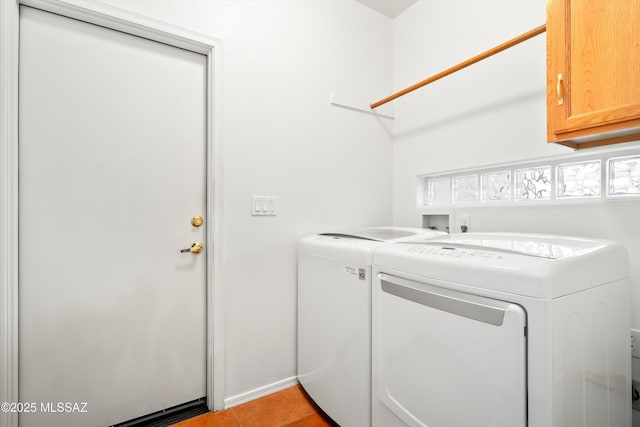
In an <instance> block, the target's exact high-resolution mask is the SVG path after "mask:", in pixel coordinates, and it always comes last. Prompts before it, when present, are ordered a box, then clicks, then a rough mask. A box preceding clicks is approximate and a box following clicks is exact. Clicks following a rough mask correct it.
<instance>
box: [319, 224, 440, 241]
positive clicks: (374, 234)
mask: <svg viewBox="0 0 640 427" xmlns="http://www.w3.org/2000/svg"><path fill="white" fill-rule="evenodd" d="M321 236H332V237H342V238H351V239H364V240H373V241H376V242H390V241H398V240H407V239H410V238H418V236H420V237H421V238H420V239H419V240H421V241H422V240H423V239H424V238H433V237H438V236H446V233H443V232H441V231H434V230H430V229H426V228H408V227H368V228H362V229H360V230H357V231H354V232H350V233H322V234H321Z"/></svg>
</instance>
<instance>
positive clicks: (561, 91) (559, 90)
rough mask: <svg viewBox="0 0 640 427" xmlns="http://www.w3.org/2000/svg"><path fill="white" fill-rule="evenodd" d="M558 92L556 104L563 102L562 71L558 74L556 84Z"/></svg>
mask: <svg viewBox="0 0 640 427" xmlns="http://www.w3.org/2000/svg"><path fill="white" fill-rule="evenodd" d="M556 91H557V92H558V105H562V104H564V84H563V82H562V73H560V74H558V84H557V85H556Z"/></svg>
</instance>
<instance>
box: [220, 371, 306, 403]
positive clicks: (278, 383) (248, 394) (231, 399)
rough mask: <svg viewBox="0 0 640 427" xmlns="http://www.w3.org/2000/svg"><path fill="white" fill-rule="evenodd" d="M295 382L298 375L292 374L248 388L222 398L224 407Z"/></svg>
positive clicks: (253, 398)
mask: <svg viewBox="0 0 640 427" xmlns="http://www.w3.org/2000/svg"><path fill="white" fill-rule="evenodd" d="M297 384H298V377H297V376H293V377H289V378H285V379H283V380H280V381H276V382H274V383H271V384H267V385H265V386H262V387H258V388H255V389H253V390H249V391H247V392H244V393H240V394H237V395H235V396H231V397H227V398H226V399H224V408H225V409H228V408H231V407H233V406H238V405H240V404H242V403H246V402H249V401H251V400H255V399H257V398H259V397H263V396H266V395H268V394H271V393H275V392H276V391H280V390H284V389H285V388H288V387H291V386H294V385H297Z"/></svg>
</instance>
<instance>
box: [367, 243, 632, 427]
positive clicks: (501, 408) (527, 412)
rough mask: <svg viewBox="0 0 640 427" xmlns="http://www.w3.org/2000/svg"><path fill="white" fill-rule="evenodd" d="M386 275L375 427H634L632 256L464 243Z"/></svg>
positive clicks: (376, 316)
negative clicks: (630, 270)
mask: <svg viewBox="0 0 640 427" xmlns="http://www.w3.org/2000/svg"><path fill="white" fill-rule="evenodd" d="M373 264H374V266H373V274H374V279H373V313H372V315H373V338H372V340H373V342H372V346H373V369H374V372H373V392H372V393H373V399H372V400H373V405H372V411H373V416H372V418H373V425H374V426H379V427H394V426H429V427H470V426H474V427H489V426H491V427H524V426H528V427H572V426H580V427H583V426H594V427H596V426H597V427H630V426H631V394H630V391H631V354H630V353H631V350H630V328H631V320H630V319H631V315H630V284H629V270H628V255H627V252H626V250H625V248H623V247H622V246H620V245H619V244H617V243H614V242H610V241H602V240H593V239H584V238H574V237H560V236H549V235H533V234H501V233H491V234H488V233H487V234H485V233H467V234H453V235H449V236H447V238H438V239H436V240H433V241H427V242H424V243H420V244H415V243H396V244H391V245H386V246H383V247H381V248H380V249H379V250H377V251H376V253H375V255H374V261H373Z"/></svg>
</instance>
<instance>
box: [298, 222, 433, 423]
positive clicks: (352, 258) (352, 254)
mask: <svg viewBox="0 0 640 427" xmlns="http://www.w3.org/2000/svg"><path fill="white" fill-rule="evenodd" d="M442 235H444V233H442V232H438V231H432V230H427V229H419V228H382V227H380V228H367V229H363V230H359V231H356V232H353V233H329V234H324V235H315V236H311V237H307V238H304V239H302V241H301V242H300V245H299V248H298V380H299V381H300V384H302V386H303V387H304V389H305V390H306V392H307V393H308V394H309V396H311V398H312V399H313V400H314V401H315V402H316V403H317V404H318V406H319V407H320V408H322V410H324V411H325V412H326V413H327V415H329V416H330V417H331V418H332V419H333V420H334V421H336V422H337V423H338V424H340V425H341V426H344V427H366V426H370V425H371V260H372V257H373V253H374V251H375V250H376V249H378V248H379V247H381V246H384V245H385V244H389V243H391V242H397V241H401V240H406V239H417V240H425V239H428V238H434V237H437V236H442Z"/></svg>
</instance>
